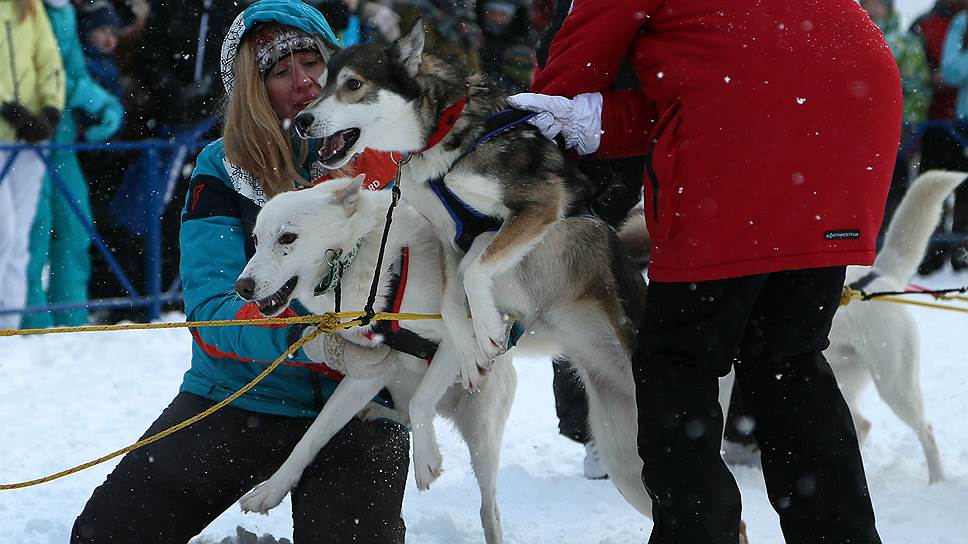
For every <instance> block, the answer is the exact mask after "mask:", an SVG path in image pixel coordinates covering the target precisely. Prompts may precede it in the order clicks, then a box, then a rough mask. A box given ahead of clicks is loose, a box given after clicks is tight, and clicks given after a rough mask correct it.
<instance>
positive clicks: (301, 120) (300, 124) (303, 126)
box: [293, 111, 314, 134]
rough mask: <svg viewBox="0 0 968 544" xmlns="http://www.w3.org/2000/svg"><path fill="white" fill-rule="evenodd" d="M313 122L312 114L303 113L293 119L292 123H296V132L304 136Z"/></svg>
mask: <svg viewBox="0 0 968 544" xmlns="http://www.w3.org/2000/svg"><path fill="white" fill-rule="evenodd" d="M313 121H314V119H313V114H311V113H308V112H305V111H304V112H302V113H300V114H299V115H297V116H296V118H295V119H293V122H294V123H296V130H298V131H299V133H300V134H305V133H306V131H307V130H309V127H311V126H313Z"/></svg>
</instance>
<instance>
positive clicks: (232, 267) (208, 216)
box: [180, 0, 338, 417]
mask: <svg viewBox="0 0 968 544" xmlns="http://www.w3.org/2000/svg"><path fill="white" fill-rule="evenodd" d="M263 21H276V22H279V23H282V24H285V25H289V26H295V27H297V28H300V29H302V30H305V31H307V32H309V33H312V34H314V35H316V36H318V37H319V38H320V39H321V40H324V41H326V42H328V43H330V44H333V45H336V43H337V42H336V38H335V36H334V35H333V32H332V30H330V28H329V25H328V24H327V23H326V20H325V19H324V18H323V17H322V15H321V14H320V13H319V12H318V11H317V10H316V9H315V8H312V7H311V6H309V5H307V4H304V3H302V2H291V1H280V0H262V1H260V2H256V3H254V4H252V5H251V6H249V7H248V8H247V9H246V10H245V11H244V12H243V13H242V14H241V15H240V16H239V17H238V18H237V19H236V21H235V23H234V24H233V27H232V30H230V31H229V34H228V35H227V36H226V38H225V45H223V47H222V66H223V67H226V69H225V70H223V74H222V75H223V80H224V81H225V83H226V86H227V87H229V86H230V85H231V82H232V80H231V77H232V75H231V72H230V70H231V66H232V64H233V62H232V61H233V60H234V58H235V54H236V51H237V48H238V44H239V43H240V42H241V40H242V38H243V37H244V35H245V33H246V32H247V31H248V30H249V29H250V28H251V27H252V25H254V24H256V23H257V22H263ZM317 168H320V167H318V166H316V167H313V168H311V169H310V170H309V171H304V172H300V173H301V174H302V175H303V176H304V177H305V178H306V179H314V178H315V177H318V176H319V175H320V174H321V173H322V172H321V171H318V170H317ZM264 203H265V198H264V196H263V194H262V191H261V189H260V188H259V184H258V182H257V181H256V180H254V179H253V178H252V176H251V175H249V174H248V173H247V172H245V171H243V170H242V169H241V168H238V167H237V166H234V165H232V164H231V163H230V162H229V161H228V160H226V157H225V150H224V148H223V146H222V141H221V140H217V141H215V142H213V143H211V144H209V145H208V146H207V147H206V148H205V149H204V150H202V152H201V153H200V154H199V156H198V159H197V161H196V164H195V171H194V173H193V174H192V181H191V184H190V186H189V190H188V195H187V197H186V201H185V208H184V209H183V213H182V227H181V235H180V240H181V278H182V292H183V295H184V300H185V314H186V318H187V319H188V320H189V321H199V320H221V319H234V318H252V317H258V316H259V314H258V309H257V307H256V306H255V304H254V303H246V302H245V301H243V300H242V299H241V298H240V297H239V296H238V295H237V294H236V293H235V289H234V285H235V281H236V279H237V278H238V276H239V274H241V272H242V270H243V268H244V267H245V264H246V262H247V261H248V259H249V258H250V257H251V256H252V254H253V253H254V252H255V248H254V245H253V243H252V232H251V229H252V227H253V226H254V223H255V216H256V214H257V213H258V211H259V209H260V208H261V206H262V205H263V204H264ZM293 309H295V310H296V311H299V310H301V307H300V306H299V304H298V302H297V303H295V304H294V308H293ZM300 313H305V312H300ZM301 331H302V328H300V327H298V326H292V327H289V326H261V327H260V326H246V327H206V328H198V329H192V331H191V333H192V338H193V340H194V343H193V346H192V365H191V368H190V369H189V370H188V372H186V373H185V377H184V380H183V382H182V386H181V391H186V392H190V393H194V394H196V395H200V396H203V397H206V398H208V399H210V400H213V401H221V400H223V399H225V398H226V397H228V396H229V395H231V394H232V393H234V392H235V391H237V390H238V389H240V388H241V387H242V386H243V385H245V384H247V383H248V382H249V381H251V380H252V379H253V378H254V377H255V376H257V375H258V374H259V373H261V372H262V371H263V370H265V368H266V365H268V364H270V363H272V362H273V361H274V360H275V359H276V358H278V357H279V355H281V354H282V353H283V352H284V351H285V350H286V349H287V348H288V347H289V346H290V345H291V344H292V343H293V342H294V341H295V340H297V339H298V338H299V337H300V333H301ZM335 379H338V375H335V374H334V373H333V371H331V370H330V369H329V367H327V366H325V365H322V364H316V363H313V362H312V361H311V360H310V359H309V358H308V357H307V356H306V354H305V353H304V352H303V350H302V349H300V350H298V351H297V352H296V353H295V354H294V356H293V357H292V358H290V359H289V360H287V361H286V362H285V363H283V364H282V365H280V366H279V367H278V368H277V369H276V370H275V371H273V372H272V373H271V374H269V375H268V376H267V377H266V378H265V379H263V380H262V381H261V382H259V384H258V385H256V386H255V387H254V388H252V389H251V390H250V391H249V392H247V393H246V394H245V395H243V396H242V397H240V398H239V399H237V400H236V401H234V402H233V406H236V407H238V408H243V409H246V410H252V411H256V412H263V413H270V414H277V415H287V416H307V417H308V416H314V415H316V414H317V413H318V411H319V410H320V408H321V407H322V405H323V403H324V402H325V400H326V399H327V398H328V397H329V396H330V394H331V393H332V391H333V389H335V387H336V381H335Z"/></svg>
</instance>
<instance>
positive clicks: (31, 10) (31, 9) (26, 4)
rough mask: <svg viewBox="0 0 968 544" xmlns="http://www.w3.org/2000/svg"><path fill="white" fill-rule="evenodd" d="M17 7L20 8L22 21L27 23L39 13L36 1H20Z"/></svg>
mask: <svg viewBox="0 0 968 544" xmlns="http://www.w3.org/2000/svg"><path fill="white" fill-rule="evenodd" d="M17 7H19V8H20V20H21V21H26V20H27V19H29V18H30V17H33V16H34V14H35V13H37V3H36V0H18V1H17Z"/></svg>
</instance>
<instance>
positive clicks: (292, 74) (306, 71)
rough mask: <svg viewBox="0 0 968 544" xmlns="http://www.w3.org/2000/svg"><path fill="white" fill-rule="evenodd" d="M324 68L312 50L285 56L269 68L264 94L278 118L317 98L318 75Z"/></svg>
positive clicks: (296, 110) (292, 116)
mask: <svg viewBox="0 0 968 544" xmlns="http://www.w3.org/2000/svg"><path fill="white" fill-rule="evenodd" d="M325 69H326V63H325V62H324V61H323V56H322V55H320V54H319V53H317V52H315V51H300V52H298V53H293V54H291V55H286V56H284V57H282V58H281V59H279V61H278V62H276V64H275V66H273V67H272V68H270V69H269V72H268V73H266V76H265V85H266V94H268V95H269V104H271V105H272V110H273V111H274V112H276V117H278V118H279V120H280V121H285V120H286V119H293V118H294V117H295V116H296V114H297V113H299V112H301V111H302V110H303V109H305V108H306V106H308V105H309V103H310V102H312V101H313V100H316V99H317V98H319V93H320V86H319V76H321V75H322V73H323V70H325Z"/></svg>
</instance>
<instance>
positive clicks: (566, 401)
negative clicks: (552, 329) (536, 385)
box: [551, 358, 591, 444]
mask: <svg viewBox="0 0 968 544" xmlns="http://www.w3.org/2000/svg"><path fill="white" fill-rule="evenodd" d="M551 365H552V369H553V372H554V375H553V378H552V387H553V388H554V392H555V413H556V414H557V415H558V433H559V434H561V435H562V436H566V437H568V438H570V439H572V440H574V441H575V442H578V443H579V444H585V443H587V442H588V441H589V440H591V432H590V431H589V429H588V395H587V394H586V393H585V384H583V383H582V381H581V378H579V377H578V374H576V373H575V371H574V370H573V369H572V368H571V366H570V365H569V363H568V361H567V360H565V359H558V358H556V359H552V361H551Z"/></svg>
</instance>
